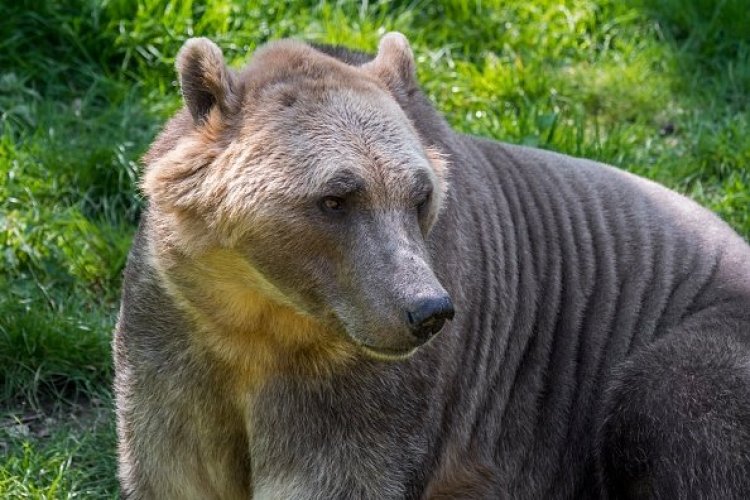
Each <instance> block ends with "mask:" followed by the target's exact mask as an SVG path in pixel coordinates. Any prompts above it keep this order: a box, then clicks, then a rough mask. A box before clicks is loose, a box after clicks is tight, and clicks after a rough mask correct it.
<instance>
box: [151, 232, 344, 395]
mask: <svg viewBox="0 0 750 500" xmlns="http://www.w3.org/2000/svg"><path fill="white" fill-rule="evenodd" d="M151 257H152V263H153V265H154V267H155V268H156V269H157V271H158V273H159V274H160V276H161V277H162V280H163V283H165V288H166V291H167V293H168V295H169V296H170V298H171V299H172V300H173V301H174V303H175V304H176V305H177V307H178V308H179V309H181V310H182V311H183V312H184V313H185V314H186V315H187V317H188V318H189V320H190V322H191V323H192V325H193V326H194V329H193V331H192V332H191V335H190V342H191V347H192V348H193V349H196V350H203V351H209V352H210V353H212V354H213V355H214V356H217V357H218V358H219V359H221V360H222V361H224V362H225V363H227V364H228V365H229V366H230V367H231V368H232V369H233V370H232V371H233V372H234V373H237V374H238V377H239V380H238V381H237V383H238V384H239V385H240V386H243V387H244V386H246V385H248V384H249V385H257V384H261V383H262V382H263V381H264V380H266V379H268V378H269V377H271V376H273V375H279V374H284V375H291V376H299V377H315V378H317V377H325V376H328V375H330V374H332V373H333V372H334V371H336V370H337V369H339V368H341V367H343V366H344V365H346V364H347V363H348V362H349V361H351V360H352V359H353V358H354V356H355V354H354V347H353V345H352V344H351V342H347V340H346V339H345V338H344V337H343V336H342V335H341V334H339V333H337V332H336V331H335V330H334V329H333V328H332V327H331V326H330V325H326V324H324V323H323V322H321V321H319V320H318V319H317V318H314V317H312V316H310V315H308V314H305V313H304V312H301V311H300V310H299V309H298V308H296V307H295V306H294V305H293V304H292V303H291V302H290V301H289V300H288V299H287V298H285V297H284V295H283V294H282V293H281V292H279V291H278V289H276V288H275V287H274V286H273V285H272V284H270V283H269V282H268V281H267V280H266V279H264V278H263V276H262V275H261V274H260V273H259V272H258V271H257V270H255V269H254V268H253V267H252V266H251V265H250V263H249V262H248V261H247V260H246V259H245V258H243V257H242V256H241V255H240V254H239V253H238V252H236V251H233V250H230V249H223V248H218V249H212V250H208V251H206V252H203V253H201V254H199V255H191V256H186V255H184V254H180V253H179V252H178V251H176V250H175V249H174V248H170V249H163V248H162V249H159V248H156V247H154V248H152V249H151Z"/></svg>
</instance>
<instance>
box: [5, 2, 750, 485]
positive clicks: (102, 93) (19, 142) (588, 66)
mask: <svg viewBox="0 0 750 500" xmlns="http://www.w3.org/2000/svg"><path fill="white" fill-rule="evenodd" d="M246 4H247V5H246ZM2 10H3V11H2V20H1V21H0V247H1V248H0V250H1V251H0V289H2V290H3V291H4V292H5V293H3V294H2V295H1V296H0V380H2V386H1V388H2V390H1V391H0V395H1V396H2V401H3V404H2V407H1V408H0V412H2V414H3V415H6V417H5V420H4V421H3V422H4V423H3V424H2V427H0V453H1V454H2V457H3V459H2V461H1V462H0V497H3V498H6V497H7V498H16V497H23V498H72V497H84V498H92V497H100V496H112V495H113V494H114V484H115V483H114V479H113V477H112V474H113V470H114V465H113V463H114V462H113V460H114V448H113V442H114V441H113V439H114V438H113V430H112V426H111V412H109V413H107V412H106V411H105V412H104V415H105V417H104V418H105V421H106V423H105V424H102V425H98V424H97V425H93V424H91V423H90V422H88V421H85V420H84V422H83V423H82V424H81V423H80V422H79V423H76V422H74V420H75V419H70V418H66V415H67V414H68V413H69V408H70V405H71V404H73V405H79V406H80V407H84V408H85V407H90V406H92V404H91V401H95V402H98V403H96V404H95V405H93V406H96V405H99V406H101V405H103V406H105V407H107V406H108V405H111V402H110V393H109V384H110V382H109V380H110V378H111V371H112V368H111V362H110V349H109V342H110V332H111V329H112V326H113V323H114V318H115V315H116V310H117V299H118V293H119V286H120V275H121V272H122V267H123V265H124V262H125V257H126V253H127V249H128V247H129V244H130V239H131V237H132V234H133V231H134V229H135V223H136V221H137V218H138V214H139V211H140V207H141V200H140V198H139V196H138V194H137V192H136V188H135V186H136V179H137V176H138V169H139V167H138V158H139V157H140V155H141V154H142V153H143V151H144V150H145V148H146V147H147V146H148V144H149V142H150V141H151V139H152V138H153V136H154V135H155V134H156V132H157V131H158V129H159V126H160V124H161V123H163V121H164V120H165V119H166V118H167V117H168V116H169V115H170V114H171V113H173V112H174V111H175V110H176V109H177V107H178V106H179V104H180V98H179V89H178V88H177V86H176V78H175V74H174V69H173V68H174V56H175V54H176V52H177V50H178V49H179V47H180V46H181V44H182V43H183V42H184V41H185V40H186V39H187V38H188V37H190V36H210V37H211V38H213V39H214V40H215V41H216V42H217V43H218V44H219V45H220V46H221V47H222V48H223V49H224V52H225V54H226V56H227V59H228V60H229V61H231V62H232V64H234V65H240V64H242V62H243V61H244V60H246V58H247V56H248V54H249V53H251V52H252V51H253V50H254V49H255V48H256V47H257V46H258V45H260V44H262V43H264V42H266V41H268V40H271V39H277V38H282V37H289V36H292V37H298V38H302V39H307V40H311V41H316V42H322V43H334V44H344V45H348V46H351V47H354V48H359V49H362V50H367V51H373V50H374V49H375V47H376V46H377V41H378V39H379V37H380V36H381V35H382V34H383V33H385V32H386V31H389V30H399V31H402V32H404V33H405V34H406V35H407V36H408V37H409V39H410V40H411V42H412V45H413V48H414V52H415V54H416V57H417V63H418V73H419V77H420V80H421V82H422V85H423V88H424V89H425V91H426V92H427V94H428V95H429V96H430V98H431V99H432V100H433V101H434V102H435V104H436V106H437V107H438V108H439V109H440V110H441V111H442V112H443V113H444V114H445V115H446V117H447V119H448V120H449V122H450V123H451V124H452V125H453V126H454V127H455V128H456V129H457V130H459V131H461V132H466V133H473V134H480V135H484V136H488V137H493V138H496V139H500V140H504V141H508V142H514V143H521V144H527V145H532V146H537V147H543V148H548V149H553V150H557V151H561V152H565V153H569V154H573V155H577V156H585V157H589V158H594V159H597V160H600V161H604V162H608V163H613V164H615V165H617V166H620V167H622V168H626V169H629V170H631V171H633V172H635V173H638V174H641V175H645V176H647V177H650V178H653V179H655V180H657V181H659V182H662V183H664V184H666V185H668V186H670V187H672V188H675V189H677V190H679V191H681V192H684V193H686V194H688V195H690V196H693V197H694V198H695V199H697V200H698V201H699V202H701V203H703V204H705V205H707V206H708V207H710V208H711V209H713V210H715V211H716V212H718V213H719V214H720V215H722V216H723V217H724V218H725V219H726V220H727V221H728V222H729V223H730V224H732V225H733V226H734V227H735V228H736V229H737V230H738V231H740V232H741V233H742V234H743V235H744V236H745V237H746V238H747V237H750V210H748V207H749V206H750V187H749V185H750V167H749V165H750V123H749V121H750V90H749V89H750V31H748V30H747V28H746V19H745V18H746V16H745V14H746V2H745V1H744V0H724V1H722V2H715V1H713V0H689V1H687V2H686V1H683V0H632V1H624V2H623V1H616V0H599V1H593V0H567V1H562V2H561V1H559V0H536V1H528V0H526V1H523V0H506V1H500V0H483V1H482V2H476V1H469V0H453V1H440V2H436V1H428V0H412V1H385V2H376V1H369V2H367V1H362V2H353V1H343V2H325V1H280V2H279V1H272V0H265V1H261V2H251V3H246V2H236V1H230V0H217V1H214V2H209V3H206V4H204V3H199V2H190V1H187V2H177V1H165V0H108V1H105V2H101V1H98V0H96V1H95V0H72V1H69V2H31V1H28V0H25V1H20V2H6V3H5V4H4V5H3V9H2ZM66 408H67V409H66ZM29 412H31V413H32V414H34V415H36V414H39V415H45V416H51V418H53V420H51V421H50V423H49V427H50V430H49V432H47V433H43V434H41V435H40V434H37V433H34V432H32V433H31V434H30V435H23V434H20V435H19V434H18V433H15V434H14V433H13V431H8V429H11V430H12V429H16V430H17V428H16V427H15V424H12V423H10V424H9V423H8V422H14V421H15V420H14V418H15V419H23V418H25V416H28V414H29ZM44 418H46V417H44ZM87 422H88V423H87ZM100 423H101V422H100ZM90 424H91V425H90ZM87 426H88V427H87ZM89 430H90V432H89ZM9 432H10V433H9Z"/></svg>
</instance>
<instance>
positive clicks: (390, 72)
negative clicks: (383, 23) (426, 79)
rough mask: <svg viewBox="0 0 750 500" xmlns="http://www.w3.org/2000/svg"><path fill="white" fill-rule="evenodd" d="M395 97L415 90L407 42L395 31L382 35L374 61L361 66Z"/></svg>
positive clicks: (414, 75)
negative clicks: (384, 85)
mask: <svg viewBox="0 0 750 500" xmlns="http://www.w3.org/2000/svg"><path fill="white" fill-rule="evenodd" d="M362 68H363V69H365V70H366V71H368V72H370V73H372V74H374V75H375V76H376V77H377V78H379V79H380V80H381V81H382V82H383V83H385V84H386V86H387V87H388V89H389V90H390V91H391V92H393V93H394V94H396V95H399V94H406V95H408V94H410V93H412V92H413V91H414V90H416V89H417V77H416V64H415V63H414V55H413V54H412V51H411V46H410V45H409V40H407V39H406V37H405V36H404V35H402V34H401V33H399V32H397V31H392V32H390V33H386V34H385V35H383V38H381V39H380V44H379V45H378V55H377V56H375V59H373V60H372V61H370V62H368V63H367V64H364V65H363V66H362Z"/></svg>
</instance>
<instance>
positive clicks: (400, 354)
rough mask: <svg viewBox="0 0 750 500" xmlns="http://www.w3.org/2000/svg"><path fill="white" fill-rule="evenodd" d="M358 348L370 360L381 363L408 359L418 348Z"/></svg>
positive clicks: (370, 346) (365, 346)
mask: <svg viewBox="0 0 750 500" xmlns="http://www.w3.org/2000/svg"><path fill="white" fill-rule="evenodd" d="M360 347H361V348H362V350H363V351H364V352H365V354H366V355H368V356H369V357H371V358H374V359H378V360H382V361H401V360H404V359H408V358H410V357H411V356H412V355H413V354H414V353H415V352H416V351H417V349H418V347H419V346H417V347H410V348H406V349H389V348H387V347H376V346H373V345H368V344H360Z"/></svg>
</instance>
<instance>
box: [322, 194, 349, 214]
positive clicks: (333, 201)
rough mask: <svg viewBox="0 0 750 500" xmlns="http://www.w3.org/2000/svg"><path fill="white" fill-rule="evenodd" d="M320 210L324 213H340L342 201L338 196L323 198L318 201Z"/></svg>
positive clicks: (342, 208) (342, 207) (342, 206)
mask: <svg viewBox="0 0 750 500" xmlns="http://www.w3.org/2000/svg"><path fill="white" fill-rule="evenodd" d="M319 205H320V209H321V210H322V211H323V212H326V213H341V212H343V210H344V199H343V198H339V197H338V196H324V197H323V198H321V200H320V203H319Z"/></svg>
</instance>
